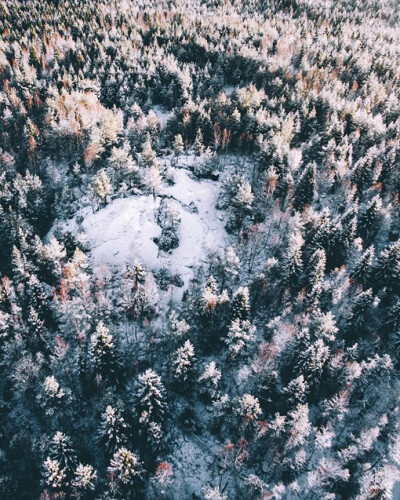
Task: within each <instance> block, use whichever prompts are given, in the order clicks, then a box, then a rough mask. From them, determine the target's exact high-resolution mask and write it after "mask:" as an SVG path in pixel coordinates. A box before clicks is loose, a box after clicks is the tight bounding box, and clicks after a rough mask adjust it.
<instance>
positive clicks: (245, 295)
mask: <svg viewBox="0 0 400 500" xmlns="http://www.w3.org/2000/svg"><path fill="white" fill-rule="evenodd" d="M231 311H232V319H240V320H242V321H244V320H247V319H249V316H250V300H249V289H248V288H247V287H242V286H241V287H239V288H238V289H237V290H236V292H235V293H234V294H233V298H232V304H231Z"/></svg>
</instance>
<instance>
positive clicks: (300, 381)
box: [285, 375, 308, 406]
mask: <svg viewBox="0 0 400 500" xmlns="http://www.w3.org/2000/svg"><path fill="white" fill-rule="evenodd" d="M285 393H286V394H287V398H288V399H287V402H288V404H289V405H290V406H297V405H298V404H303V403H304V402H305V399H306V396H307V393H308V384H307V382H306V381H305V379H304V375H299V376H298V377H297V378H295V379H293V380H291V381H290V382H289V384H288V385H287V387H286V388H285Z"/></svg>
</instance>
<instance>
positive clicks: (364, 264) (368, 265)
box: [350, 245, 375, 286]
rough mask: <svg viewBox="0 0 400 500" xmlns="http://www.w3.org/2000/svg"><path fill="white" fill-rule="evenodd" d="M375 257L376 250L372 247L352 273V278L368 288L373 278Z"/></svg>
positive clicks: (366, 251)
mask: <svg viewBox="0 0 400 500" xmlns="http://www.w3.org/2000/svg"><path fill="white" fill-rule="evenodd" d="M374 255H375V248H374V246H373V245H371V246H370V247H368V248H367V250H365V252H364V253H363V254H362V256H361V257H360V259H359V260H358V262H356V265H355V266H354V270H353V271H352V272H351V273H350V277H351V278H353V279H355V280H356V281H357V282H358V283H361V284H362V285H363V286H366V285H367V284H368V282H369V280H370V278H371V273H372V269H373V268H372V264H373V261H374Z"/></svg>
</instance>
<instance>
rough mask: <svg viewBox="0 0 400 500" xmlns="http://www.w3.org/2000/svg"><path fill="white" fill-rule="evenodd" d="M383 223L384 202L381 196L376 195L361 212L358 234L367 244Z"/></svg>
mask: <svg viewBox="0 0 400 500" xmlns="http://www.w3.org/2000/svg"><path fill="white" fill-rule="evenodd" d="M381 221H382V200H381V197H380V196H379V195H376V196H374V197H373V198H372V200H371V201H370V202H368V203H367V205H366V206H365V207H364V208H363V209H362V210H361V211H360V215H359V218H358V232H359V234H360V236H361V237H362V238H363V239H364V240H365V241H366V242H367V243H368V242H370V240H371V237H372V236H374V235H375V233H376V232H377V230H378V227H379V223H380V222H381Z"/></svg>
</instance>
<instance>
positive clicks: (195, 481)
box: [171, 436, 215, 498]
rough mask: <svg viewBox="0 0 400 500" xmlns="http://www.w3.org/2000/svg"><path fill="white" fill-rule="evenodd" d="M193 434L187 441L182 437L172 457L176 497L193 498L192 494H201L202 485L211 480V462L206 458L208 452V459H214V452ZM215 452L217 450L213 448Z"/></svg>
mask: <svg viewBox="0 0 400 500" xmlns="http://www.w3.org/2000/svg"><path fill="white" fill-rule="evenodd" d="M195 438H196V436H191V439H188V440H187V441H186V440H185V439H180V440H179V442H178V443H177V446H176V447H175V450H174V454H173V455H172V457H171V462H172V468H173V471H174V483H175V484H174V491H175V494H176V495H177V496H176V498H191V497H192V494H193V493H194V494H197V495H198V494H199V493H200V492H201V489H202V487H203V486H204V485H205V484H206V483H208V482H209V481H210V468H211V467H210V465H211V464H210V463H207V461H206V460H205V458H204V452H205V451H206V453H207V454H208V461H211V462H212V461H213V456H212V453H211V454H210V449H209V447H208V446H207V445H206V446H204V445H203V444H202V442H201V440H200V439H197V441H195ZM211 451H212V452H214V453H215V450H211Z"/></svg>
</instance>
